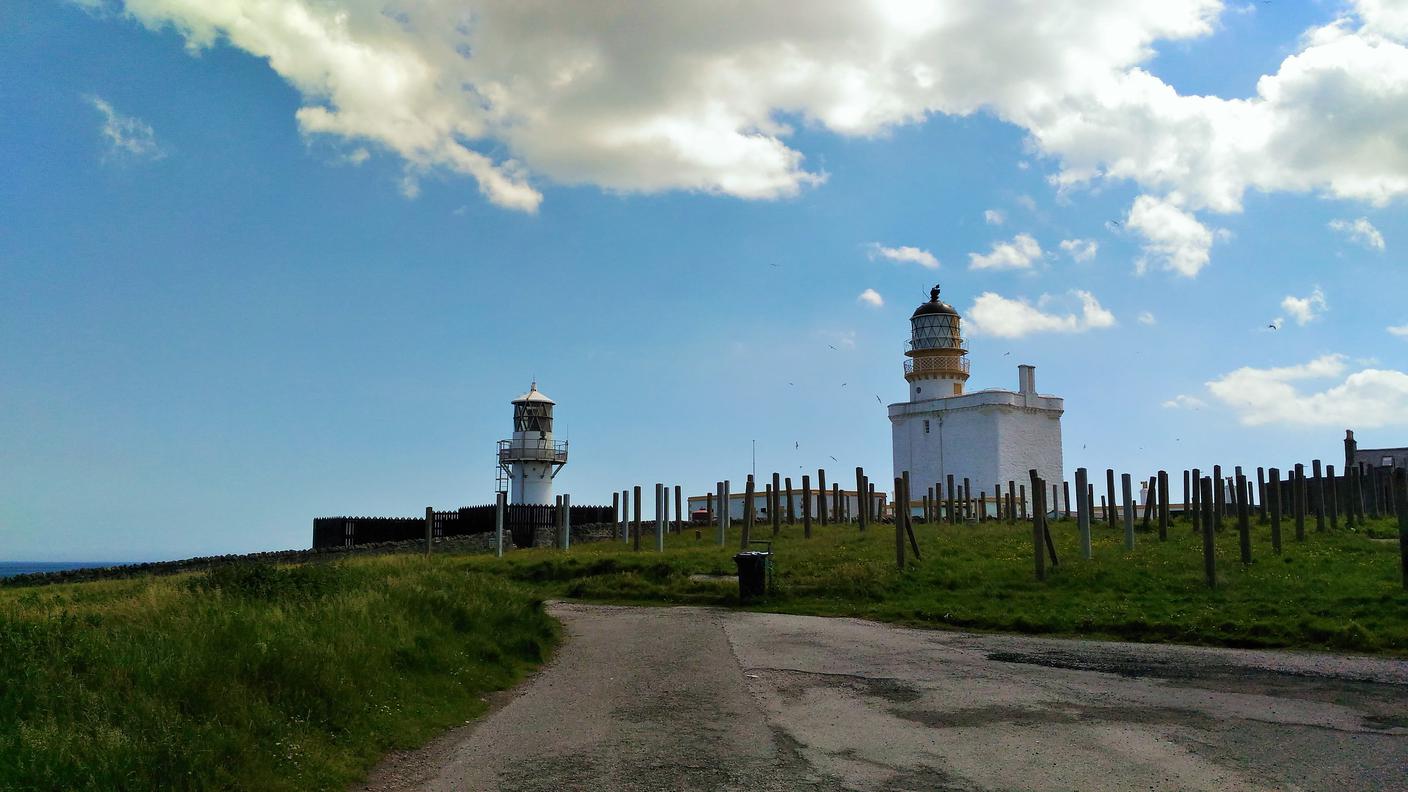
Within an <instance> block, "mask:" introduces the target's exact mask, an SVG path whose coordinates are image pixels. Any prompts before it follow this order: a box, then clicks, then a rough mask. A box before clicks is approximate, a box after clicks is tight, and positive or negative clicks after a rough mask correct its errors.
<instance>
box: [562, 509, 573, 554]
mask: <svg viewBox="0 0 1408 792" xmlns="http://www.w3.org/2000/svg"><path fill="white" fill-rule="evenodd" d="M562 549H563V550H571V549H572V496H571V495H563V496H562Z"/></svg>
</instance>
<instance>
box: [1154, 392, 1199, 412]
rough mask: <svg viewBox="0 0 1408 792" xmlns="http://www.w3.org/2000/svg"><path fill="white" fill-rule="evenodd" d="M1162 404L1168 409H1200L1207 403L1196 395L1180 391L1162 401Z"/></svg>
mask: <svg viewBox="0 0 1408 792" xmlns="http://www.w3.org/2000/svg"><path fill="white" fill-rule="evenodd" d="M1163 406H1164V407H1165V408H1166V409H1170V410H1200V409H1202V408H1204V407H1206V406H1208V404H1207V402H1205V401H1203V400H1202V399H1199V398H1198V397H1197V396H1189V395H1187V394H1186V393H1180V394H1178V395H1177V396H1174V397H1173V398H1172V399H1169V400H1168V401H1166V402H1164V403H1163Z"/></svg>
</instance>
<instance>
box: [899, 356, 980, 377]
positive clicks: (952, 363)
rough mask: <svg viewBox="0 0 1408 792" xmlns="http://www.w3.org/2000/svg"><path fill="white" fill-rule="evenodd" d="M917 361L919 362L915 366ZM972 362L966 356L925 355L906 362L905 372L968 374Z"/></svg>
mask: <svg viewBox="0 0 1408 792" xmlns="http://www.w3.org/2000/svg"><path fill="white" fill-rule="evenodd" d="M915 363H919V365H918V366H915ZM971 366H972V363H971V362H970V361H969V360H968V358H965V357H923V358H911V359H909V360H906V361H905V362H904V373H905V374H913V373H915V371H916V370H918V372H919V373H921V374H922V373H924V372H926V371H954V372H961V373H963V374H967V373H968V372H969V369H970V368H971Z"/></svg>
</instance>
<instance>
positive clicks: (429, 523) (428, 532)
mask: <svg viewBox="0 0 1408 792" xmlns="http://www.w3.org/2000/svg"><path fill="white" fill-rule="evenodd" d="M434 538H435V509H434V508H432V507H430V506H426V507H425V557H426V558H430V542H431V540H432V539H434Z"/></svg>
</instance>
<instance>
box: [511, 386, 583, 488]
mask: <svg viewBox="0 0 1408 792" xmlns="http://www.w3.org/2000/svg"><path fill="white" fill-rule="evenodd" d="M512 404H513V438H512V439H509V440H500V441H499V453H498V462H499V476H498V481H499V490H500V491H503V490H504V489H508V490H509V502H510V503H515V504H518V503H523V504H548V505H550V504H552V480H553V478H554V477H556V476H557V473H558V471H559V470H561V469H562V466H563V465H565V464H567V443H565V442H562V443H559V442H555V441H554V440H553V439H552V410H553V406H554V405H555V404H556V403H555V402H554V401H553V400H552V399H549V398H548V397H547V396H546V395H545V394H543V393H542V392H541V391H539V390H538V383H537V382H534V383H533V384H532V387H530V388H529V389H528V392H527V393H525V394H523V395H522V396H519V397H518V398H516V399H514V400H513V402H512Z"/></svg>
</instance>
